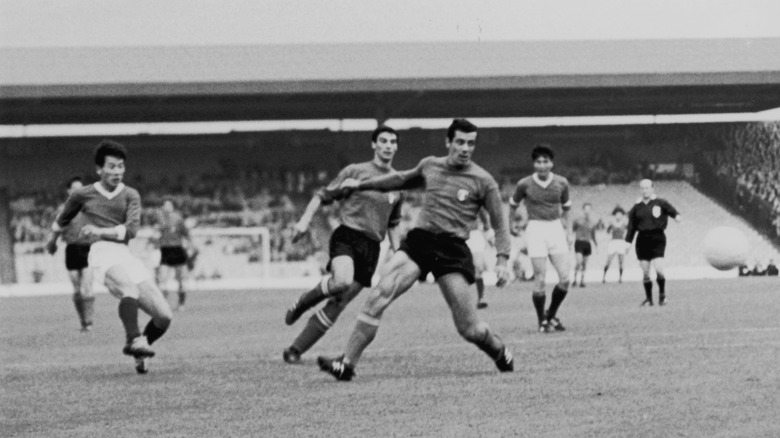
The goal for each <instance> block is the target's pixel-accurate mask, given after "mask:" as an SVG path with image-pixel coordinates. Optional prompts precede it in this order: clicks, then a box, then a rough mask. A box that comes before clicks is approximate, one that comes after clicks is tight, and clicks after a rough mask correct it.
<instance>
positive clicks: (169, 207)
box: [163, 201, 173, 213]
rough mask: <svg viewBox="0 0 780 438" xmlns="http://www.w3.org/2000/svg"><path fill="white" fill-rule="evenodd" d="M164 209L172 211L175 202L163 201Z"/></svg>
mask: <svg viewBox="0 0 780 438" xmlns="http://www.w3.org/2000/svg"><path fill="white" fill-rule="evenodd" d="M163 210H165V211H167V212H169V213H170V212H172V211H173V202H171V201H165V202H164V203H163Z"/></svg>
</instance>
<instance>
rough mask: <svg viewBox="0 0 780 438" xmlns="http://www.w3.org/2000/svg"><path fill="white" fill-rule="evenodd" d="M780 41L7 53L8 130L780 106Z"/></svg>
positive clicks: (0, 52) (1, 91)
mask: <svg viewBox="0 0 780 438" xmlns="http://www.w3.org/2000/svg"><path fill="white" fill-rule="evenodd" d="M778 53H780V39H778V38H765V39H708V40H694V39H689V40H607V41H525V42H467V43H400V44H372V43H362V44H327V45H326V44H322V45H256V46H219V47H183V46H182V47H164V46H163V47H134V48H128V47H89V48H2V49H0V60H2V62H0V123H2V124H41V123H44V124H45V123H103V122H105V123H108V122H112V123H116V122H153V121H204V120H264V119H271V120H284V119H319V118H328V119H333V118H380V119H385V118H391V117H405V118H415V117H417V118H421V117H452V116H455V115H462V116H468V117H528V116H569V115H617V114H682V113H723V112H729V113H731V112H756V111H761V110H765V109H770V108H776V107H780V56H778Z"/></svg>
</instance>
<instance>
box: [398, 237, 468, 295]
mask: <svg viewBox="0 0 780 438" xmlns="http://www.w3.org/2000/svg"><path fill="white" fill-rule="evenodd" d="M400 250H401V251H403V252H405V253H406V254H407V255H409V258H411V259H412V260H413V261H414V262H415V263H417V266H419V267H420V271H421V273H420V281H425V278H426V277H427V276H428V273H429V272H432V273H433V277H434V278H436V279H437V280H438V279H439V277H441V276H443V275H446V274H451V273H454V272H458V273H461V274H463V276H464V277H465V278H466V281H468V282H469V284H473V283H474V277H475V275H474V259H473V258H472V256H471V250H470V249H469V246H468V245H467V244H466V241H465V240H463V239H461V238H459V237H456V236H453V235H452V234H434V233H431V232H430V231H426V230H422V229H419V228H415V229H413V230H411V231H409V233H408V234H407V235H406V239H404V241H403V242H402V243H401V248H400Z"/></svg>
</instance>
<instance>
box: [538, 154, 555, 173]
mask: <svg viewBox="0 0 780 438" xmlns="http://www.w3.org/2000/svg"><path fill="white" fill-rule="evenodd" d="M552 168H553V162H552V160H551V159H550V158H548V157H547V156H545V155H541V156H538V157H536V159H535V160H534V171H535V172H536V173H537V174H538V175H539V176H541V177H547V175H549V174H550V171H551V170H552Z"/></svg>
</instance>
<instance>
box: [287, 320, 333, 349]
mask: <svg viewBox="0 0 780 438" xmlns="http://www.w3.org/2000/svg"><path fill="white" fill-rule="evenodd" d="M334 322H335V319H331V318H330V317H329V316H328V315H327V313H326V312H325V309H322V310H320V311H319V312H317V313H315V314H314V315H312V316H311V318H309V321H308V322H307V323H306V326H305V327H304V328H303V330H301V333H300V334H298V337H297V338H295V340H294V341H293V343H292V347H293V348H295V349H296V350H297V351H298V354H303V353H305V352H307V351H309V349H310V348H311V347H312V346H313V345H314V344H316V343H317V341H319V340H320V339H321V338H322V337H323V336H324V335H325V333H326V332H327V331H328V330H329V329H330V328H331V327H333V323H334Z"/></svg>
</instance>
